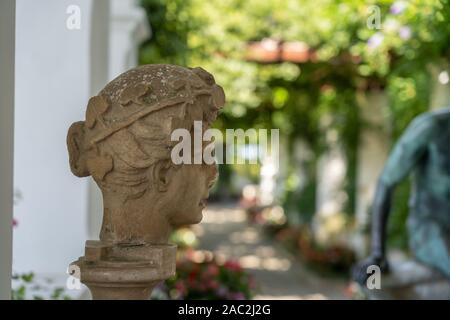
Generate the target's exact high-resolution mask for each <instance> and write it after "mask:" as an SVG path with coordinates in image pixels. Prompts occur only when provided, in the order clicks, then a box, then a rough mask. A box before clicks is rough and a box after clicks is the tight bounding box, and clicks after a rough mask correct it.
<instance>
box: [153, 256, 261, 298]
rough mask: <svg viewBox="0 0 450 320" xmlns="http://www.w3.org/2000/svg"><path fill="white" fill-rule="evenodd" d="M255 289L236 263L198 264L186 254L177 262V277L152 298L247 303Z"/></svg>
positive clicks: (208, 260) (161, 286)
mask: <svg viewBox="0 0 450 320" xmlns="http://www.w3.org/2000/svg"><path fill="white" fill-rule="evenodd" d="M254 289H255V284H254V280H253V278H252V276H251V275H249V274H248V273H247V272H245V271H244V270H243V269H242V267H241V265H240V264H239V262H237V261H234V260H228V261H225V262H224V263H219V262H218V261H217V259H215V258H214V257H211V258H210V259H204V260H203V261H201V262H196V261H194V260H193V259H192V258H190V257H189V255H185V256H184V257H182V258H181V259H180V260H179V261H178V262H177V274H176V276H175V277H173V278H171V279H168V280H167V281H166V282H165V283H163V284H161V285H160V286H159V287H158V288H157V289H156V290H155V291H157V293H156V295H154V296H153V298H154V299H155V298H156V299H158V298H169V299H187V300H193V299H205V300H217V299H219V300H244V299H250V298H252V296H253V291H254ZM164 296H165V297H164Z"/></svg>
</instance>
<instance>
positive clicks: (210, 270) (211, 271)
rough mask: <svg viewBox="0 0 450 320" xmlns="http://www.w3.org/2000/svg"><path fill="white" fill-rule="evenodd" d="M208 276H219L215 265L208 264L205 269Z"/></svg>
mask: <svg viewBox="0 0 450 320" xmlns="http://www.w3.org/2000/svg"><path fill="white" fill-rule="evenodd" d="M206 272H207V274H208V275H210V276H212V277H215V276H217V275H218V274H219V267H218V266H217V265H215V264H210V265H209V266H208V269H206Z"/></svg>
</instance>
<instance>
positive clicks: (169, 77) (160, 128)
mask: <svg viewBox="0 0 450 320" xmlns="http://www.w3.org/2000/svg"><path fill="white" fill-rule="evenodd" d="M224 103H225V95H224V92H223V90H222V88H221V87H220V86H218V85H216V84H215V81H214V78H213V76H212V75H211V74H210V73H208V72H206V71H205V70H203V69H202V68H192V69H191V68H183V67H179V66H174V65H158V64H155V65H144V66H140V67H137V68H135V69H132V70H130V71H128V72H126V73H124V74H122V75H120V76H119V77H117V78H116V79H114V80H113V81H111V82H110V83H109V84H108V85H107V86H106V87H105V88H104V89H103V90H102V91H101V92H100V93H99V94H98V95H97V96H94V97H92V98H91V99H90V100H89V103H88V106H87V109H86V119H85V121H79V122H75V123H73V124H72V126H71V127H70V129H69V132H68V135H67V145H68V149H69V162H70V167H71V170H72V172H73V174H74V175H76V176H78V177H86V176H89V175H92V176H93V178H94V179H95V181H96V182H97V184H98V185H99V186H100V187H101V188H102V189H103V190H109V191H114V192H119V193H123V194H126V195H127V197H139V196H140V195H142V194H143V193H145V192H146V191H147V190H148V188H149V187H150V185H151V181H152V174H153V172H152V171H154V170H148V169H149V168H150V167H152V166H154V167H155V166H163V167H165V168H167V167H169V166H171V165H172V163H171V161H170V152H171V149H172V147H173V145H174V144H175V143H176V142H172V141H170V135H171V133H172V131H173V130H174V129H177V128H185V129H188V130H191V129H192V126H193V123H194V121H195V120H199V121H203V122H204V123H206V124H207V125H208V126H209V125H210V124H211V122H212V121H214V120H215V118H216V117H217V113H218V111H219V110H220V108H221V107H222V106H223V105H224ZM130 190H131V192H130Z"/></svg>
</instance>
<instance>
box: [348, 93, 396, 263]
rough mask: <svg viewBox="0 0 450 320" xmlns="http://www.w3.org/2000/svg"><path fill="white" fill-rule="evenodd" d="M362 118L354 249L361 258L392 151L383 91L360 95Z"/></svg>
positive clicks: (385, 97)
mask: <svg viewBox="0 0 450 320" xmlns="http://www.w3.org/2000/svg"><path fill="white" fill-rule="evenodd" d="M357 101H358V106H359V108H360V115H361V119H362V120H363V121H364V122H365V126H364V127H363V128H362V130H361V134H360V144H359V148H358V156H357V159H358V163H357V182H356V184H357V185H356V222H357V228H358V232H357V235H356V237H355V239H354V248H355V251H356V252H357V254H358V255H361V256H363V255H365V253H366V246H367V239H365V237H364V236H363V231H364V229H365V228H367V226H368V223H369V217H370V208H371V206H372V202H373V197H374V195H375V188H376V184H377V181H378V178H379V175H380V174H381V171H382V170H383V166H384V163H385V161H386V159H387V156H388V152H389V130H388V127H387V121H386V113H387V110H388V98H387V95H386V93H385V92H384V91H369V92H368V93H366V92H364V93H359V94H358V96H357Z"/></svg>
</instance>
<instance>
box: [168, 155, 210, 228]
mask: <svg viewBox="0 0 450 320" xmlns="http://www.w3.org/2000/svg"><path fill="white" fill-rule="evenodd" d="M216 177H217V168H216V166H215V165H207V164H203V165H200V164H184V165H182V166H181V167H180V168H179V170H176V172H175V174H174V175H173V177H172V179H173V181H172V182H171V185H172V186H171V187H169V189H168V190H167V195H165V196H166V197H167V199H168V203H167V206H168V208H167V212H170V214H169V216H168V218H169V222H170V224H171V225H172V226H174V227H179V226H182V225H189V224H196V223H199V222H200V221H201V220H202V217H203V216H202V210H203V209H204V208H205V206H206V201H207V199H208V196H209V189H210V188H211V186H212V185H213V184H214V182H215V180H216Z"/></svg>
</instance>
